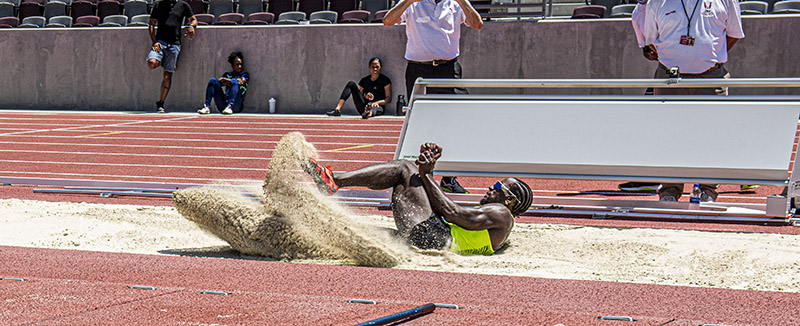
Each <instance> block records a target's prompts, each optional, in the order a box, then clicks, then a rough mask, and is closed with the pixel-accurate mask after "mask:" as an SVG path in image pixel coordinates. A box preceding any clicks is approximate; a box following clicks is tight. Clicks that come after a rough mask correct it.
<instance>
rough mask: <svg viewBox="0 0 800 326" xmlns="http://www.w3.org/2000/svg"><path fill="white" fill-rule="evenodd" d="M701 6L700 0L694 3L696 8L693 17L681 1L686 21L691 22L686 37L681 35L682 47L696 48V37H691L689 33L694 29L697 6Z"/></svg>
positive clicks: (687, 27) (693, 9) (693, 10)
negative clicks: (693, 20) (693, 23)
mask: <svg viewBox="0 0 800 326" xmlns="http://www.w3.org/2000/svg"><path fill="white" fill-rule="evenodd" d="M699 4H700V0H697V1H696V2H695V3H694V8H692V15H691V16H690V15H689V13H688V12H686V5H685V4H684V3H683V0H681V6H682V7H683V14H684V15H686V19H687V20H688V21H689V22H688V26H686V35H681V45H686V46H694V40H695V37H694V36H689V31H691V29H692V18H694V13H695V12H697V6H698V5H699Z"/></svg>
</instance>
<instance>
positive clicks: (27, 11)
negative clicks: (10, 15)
mask: <svg viewBox="0 0 800 326" xmlns="http://www.w3.org/2000/svg"><path fill="white" fill-rule="evenodd" d="M43 14H44V6H43V5H41V4H39V3H36V2H23V3H21V4H19V9H18V15H19V19H22V20H25V18H28V17H32V16H42V17H43ZM43 18H44V17H43ZM22 24H23V25H24V24H25V23H22Z"/></svg>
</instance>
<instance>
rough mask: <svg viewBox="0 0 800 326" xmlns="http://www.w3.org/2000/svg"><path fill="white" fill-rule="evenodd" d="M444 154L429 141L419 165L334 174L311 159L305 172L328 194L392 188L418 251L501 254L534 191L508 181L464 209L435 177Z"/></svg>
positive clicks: (398, 218) (403, 230)
mask: <svg viewBox="0 0 800 326" xmlns="http://www.w3.org/2000/svg"><path fill="white" fill-rule="evenodd" d="M441 155H442V148H441V147H439V146H438V145H436V144H434V143H425V144H423V145H422V146H421V147H420V154H419V157H418V158H417V160H416V161H409V160H393V161H388V162H383V163H377V164H373V165H370V166H366V167H363V168H361V169H358V170H354V171H348V172H341V173H338V172H337V173H336V175H334V174H333V172H332V171H331V170H330V169H329V168H326V167H323V166H321V165H320V164H318V163H317V162H316V161H315V160H313V159H311V158H309V160H308V164H307V165H306V166H305V167H304V169H305V170H306V172H308V173H309V174H310V175H311V176H312V177H313V179H314V181H315V182H316V183H317V186H318V187H319V188H320V190H321V191H323V192H325V193H328V194H333V193H334V192H336V191H337V190H338V189H339V187H367V188H370V189H375V190H379V189H392V213H393V216H394V221H395V225H396V226H397V230H398V231H399V234H400V235H402V236H403V237H404V238H405V239H406V241H407V242H408V243H409V244H410V245H412V246H414V247H417V248H419V249H433V250H449V251H452V252H456V253H459V254H462V255H475V254H481V255H491V254H493V253H495V252H496V251H497V250H499V249H500V248H501V247H503V245H504V244H505V243H506V240H507V239H508V235H509V234H510V233H511V229H512V228H513V227H514V217H516V216H519V215H520V214H522V213H524V212H525V211H527V210H528V208H529V207H530V204H531V202H532V200H533V192H532V191H531V188H530V187H528V185H527V184H526V183H525V182H523V181H521V180H518V179H515V178H505V179H503V180H501V181H497V182H495V183H494V184H493V185H492V186H491V187H489V191H487V192H486V195H485V196H483V198H482V199H481V201H480V206H477V207H464V206H460V205H458V204H456V203H455V202H453V200H451V199H450V198H448V197H447V196H446V195H445V193H444V192H443V191H442V189H440V188H439V186H438V185H437V184H436V181H435V180H434V178H433V169H434V166H435V165H436V161H437V160H438V159H439V158H440V157H441Z"/></svg>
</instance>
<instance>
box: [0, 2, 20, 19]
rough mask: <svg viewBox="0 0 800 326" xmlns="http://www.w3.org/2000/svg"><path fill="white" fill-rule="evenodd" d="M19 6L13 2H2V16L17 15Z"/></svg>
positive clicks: (0, 9) (0, 10) (0, 15)
mask: <svg viewBox="0 0 800 326" xmlns="http://www.w3.org/2000/svg"><path fill="white" fill-rule="evenodd" d="M16 10H17V8H16V7H15V6H14V4H13V3H10V2H0V18H2V17H16V16H17V13H16Z"/></svg>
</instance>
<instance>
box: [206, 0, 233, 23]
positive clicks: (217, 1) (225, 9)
mask: <svg viewBox="0 0 800 326" xmlns="http://www.w3.org/2000/svg"><path fill="white" fill-rule="evenodd" d="M232 12H233V0H210V1H209V2H208V13H209V14H212V15H214V21H215V22H216V21H217V19H219V16H220V15H223V14H229V13H232Z"/></svg>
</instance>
